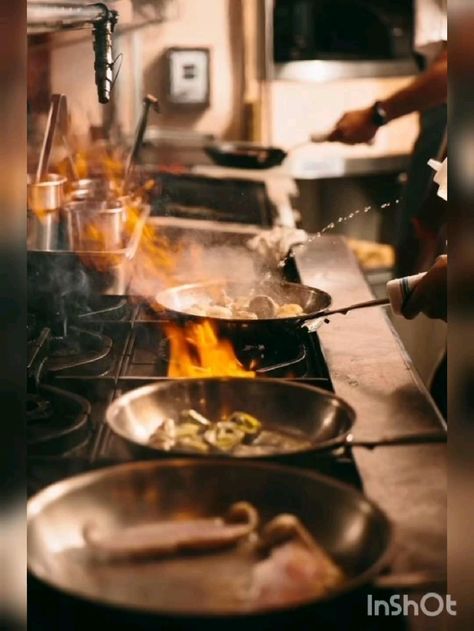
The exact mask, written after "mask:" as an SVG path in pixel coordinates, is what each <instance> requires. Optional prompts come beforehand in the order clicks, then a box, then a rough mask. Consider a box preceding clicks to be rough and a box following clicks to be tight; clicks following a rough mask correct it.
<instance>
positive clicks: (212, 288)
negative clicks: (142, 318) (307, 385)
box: [155, 263, 331, 331]
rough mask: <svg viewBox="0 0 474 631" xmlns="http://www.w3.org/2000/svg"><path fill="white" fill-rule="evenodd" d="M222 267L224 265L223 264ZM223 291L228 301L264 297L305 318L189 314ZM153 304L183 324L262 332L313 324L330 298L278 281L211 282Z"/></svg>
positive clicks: (166, 294) (168, 292) (170, 292)
mask: <svg viewBox="0 0 474 631" xmlns="http://www.w3.org/2000/svg"><path fill="white" fill-rule="evenodd" d="M224 265H225V263H224ZM223 290H225V292H226V293H227V295H228V296H229V297H230V298H239V297H241V296H249V295H252V292H253V294H254V295H255V294H259V295H266V296H269V297H270V298H272V299H273V300H275V301H276V302H277V303H278V304H280V305H281V304H289V303H291V304H298V305H300V306H301V307H302V308H303V310H304V312H305V315H302V316H296V317H291V318H271V319H259V320H237V319H226V318H208V317H202V316H196V315H193V314H192V313H190V310H191V309H192V307H193V306H194V305H203V306H206V305H209V304H210V303H211V302H212V301H214V300H218V299H219V296H220V294H221V292H222V291H223ZM155 301H156V303H157V304H158V305H159V306H161V307H162V308H163V310H164V311H165V313H167V314H168V315H169V316H170V317H172V318H175V319H178V320H182V321H186V320H191V321H203V320H208V321H211V322H214V323H215V324H216V325H220V326H222V325H224V326H231V327H232V326H233V327H239V328H242V327H245V328H248V329H259V330H262V331H265V330H266V329H267V328H268V326H269V325H271V326H272V327H273V326H279V327H281V328H288V327H298V326H300V325H301V324H303V323H304V322H305V321H306V320H312V319H314V318H316V317H317V316H320V315H321V314H322V313H323V312H324V311H326V310H327V309H328V308H329V307H330V305H331V296H330V295H329V294H327V293H326V292H325V291H321V290H320V289H315V288H312V287H306V286H305V285H299V284H296V283H286V282H283V281H282V282H278V281H263V282H261V283H244V282H242V283H237V282H231V281H210V282H202V283H193V284H189V285H179V286H178V287H172V288H170V289H165V290H164V291H161V292H159V293H158V294H157V295H156V296H155Z"/></svg>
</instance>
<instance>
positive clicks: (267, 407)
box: [106, 378, 447, 460]
mask: <svg viewBox="0 0 474 631" xmlns="http://www.w3.org/2000/svg"><path fill="white" fill-rule="evenodd" d="M186 409H194V410H196V411H197V412H199V413H200V414H202V415H203V416H204V417H206V418H208V419H210V420H217V419H220V418H221V417H222V416H226V415H228V414H230V413H232V412H234V411H241V412H246V413H248V414H252V415H253V416H256V417H257V418H258V419H259V420H260V422H261V423H262V429H264V430H273V431H275V430H276V431H279V432H282V433H284V434H287V435H290V436H297V437H299V438H301V439H303V440H304V443H305V446H303V444H302V446H301V448H300V449H299V450H294V451H291V452H287V451H284V450H283V451H282V452H281V453H272V454H271V455H270V454H261V455H253V456H249V455H246V456H245V457H246V458H250V457H252V458H254V459H279V460H280V459H284V460H289V459H290V458H294V457H297V456H301V455H303V454H306V453H315V452H322V451H328V450H331V449H335V448H337V447H344V446H351V447H367V448H371V447H376V446H389V445H406V444H408V445H412V444H416V443H429V442H441V443H445V442H446V440H447V437H446V432H445V431H444V430H442V429H439V430H435V431H429V432H428V431H424V432H422V433H419V434H407V435H400V434H398V435H396V436H393V437H386V438H384V439H382V440H379V441H363V442H362V441H356V440H354V438H353V436H352V433H351V432H352V429H353V426H354V423H355V421H356V415H355V412H354V410H353V409H352V408H351V407H350V406H349V405H348V404H347V403H345V401H343V400H342V399H340V398H339V397H337V396H335V395H333V394H331V393H329V392H326V391H324V390H320V389H319V388H314V387H313V386H308V385H305V384H299V383H293V382H288V381H282V380H280V379H240V378H213V379H180V380H176V381H164V382H160V383H155V384H151V385H148V386H144V387H142V388H138V389H136V390H131V391H130V392H127V393H126V394H124V395H123V396H121V397H119V398H118V399H116V400H115V401H114V402H113V403H112V404H111V405H110V406H109V407H108V409H107V411H106V421H107V423H108V425H109V427H110V428H111V429H112V431H113V432H114V433H115V434H117V435H118V436H120V437H121V438H123V439H124V440H126V441H127V442H128V443H129V444H130V445H131V446H133V447H134V448H135V449H136V451H137V455H145V453H146V451H149V452H150V453H152V452H154V454H155V455H167V456H170V455H171V456H173V455H174V456H176V457H182V456H183V455H187V456H189V455H192V456H193V457H199V454H196V453H195V452H191V454H190V452H189V451H188V452H185V451H182V450H181V451H180V450H179V449H178V448H173V449H172V450H171V451H164V450H163V449H161V448H159V447H156V446H153V447H152V446H150V444H149V437H150V436H151V434H153V432H154V430H155V429H156V428H157V426H158V424H159V422H160V421H161V420H164V419H166V418H174V419H178V418H179V415H180V412H182V411H183V410H186ZM212 456H213V457H214V458H215V457H216V454H215V453H214V454H212ZM218 456H222V457H223V458H231V459H233V460H235V459H236V458H237V456H232V454H226V453H223V454H218ZM202 457H203V458H209V455H206V454H205V455H203V456H202Z"/></svg>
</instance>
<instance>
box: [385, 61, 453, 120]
mask: <svg viewBox="0 0 474 631" xmlns="http://www.w3.org/2000/svg"><path fill="white" fill-rule="evenodd" d="M447 100H448V53H447V50H446V49H445V50H444V51H443V53H442V54H441V55H440V56H439V57H438V58H437V59H436V61H435V62H434V63H433V64H432V65H431V66H430V68H429V69H428V70H427V71H426V72H424V73H423V74H422V75H420V76H419V77H417V78H416V79H415V80H414V81H413V82H412V83H410V85H409V86H407V87H406V88H404V89H403V90H400V91H399V92H396V93H395V94H393V95H392V96H390V97H389V98H388V99H386V100H385V101H382V107H383V109H384V110H385V111H386V113H387V117H388V119H389V121H391V120H395V119H397V118H400V117H402V116H406V115H407V114H411V113H413V112H422V111H425V110H429V109H431V108H433V107H437V106H439V105H443V103H446V102H447Z"/></svg>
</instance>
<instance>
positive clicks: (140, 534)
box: [83, 502, 259, 561]
mask: <svg viewBox="0 0 474 631" xmlns="http://www.w3.org/2000/svg"><path fill="white" fill-rule="evenodd" d="M258 523H259V515H258V512H257V510H256V509H255V508H254V507H253V506H252V505H251V504H248V503H247V502H238V503H236V504H233V505H232V506H231V507H230V508H229V510H228V511H227V513H226V515H225V517H224V518H222V517H211V518H207V519H194V520H188V521H163V522H155V523H150V524H143V525H140V526H130V527H127V528H123V529H121V530H116V531H112V532H101V531H100V530H99V529H98V528H97V527H96V526H95V525H94V524H87V525H86V526H85V527H84V528H83V536H84V541H85V542H86V544H87V546H88V548H89V550H90V551H92V552H94V553H95V554H96V555H97V556H99V557H100V558H101V559H104V560H109V561H120V560H129V559H151V558H160V557H165V556H170V555H173V554H176V553H178V552H191V551H199V550H200V551H203V552H204V551H211V550H218V549H221V548H226V547H228V546H231V545H233V544H235V543H237V542H238V541H240V540H241V539H244V538H245V537H247V536H248V535H249V534H250V533H252V532H253V531H255V529H256V528H257V527H258Z"/></svg>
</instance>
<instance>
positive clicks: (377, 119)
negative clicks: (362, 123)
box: [372, 101, 388, 127]
mask: <svg viewBox="0 0 474 631" xmlns="http://www.w3.org/2000/svg"><path fill="white" fill-rule="evenodd" d="M372 122H373V123H374V125H376V126H377V127H383V126H384V125H386V124H387V123H388V114H387V111H386V109H385V108H384V106H383V105H382V103H381V102H380V101H377V102H376V103H374V105H373V107H372Z"/></svg>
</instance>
